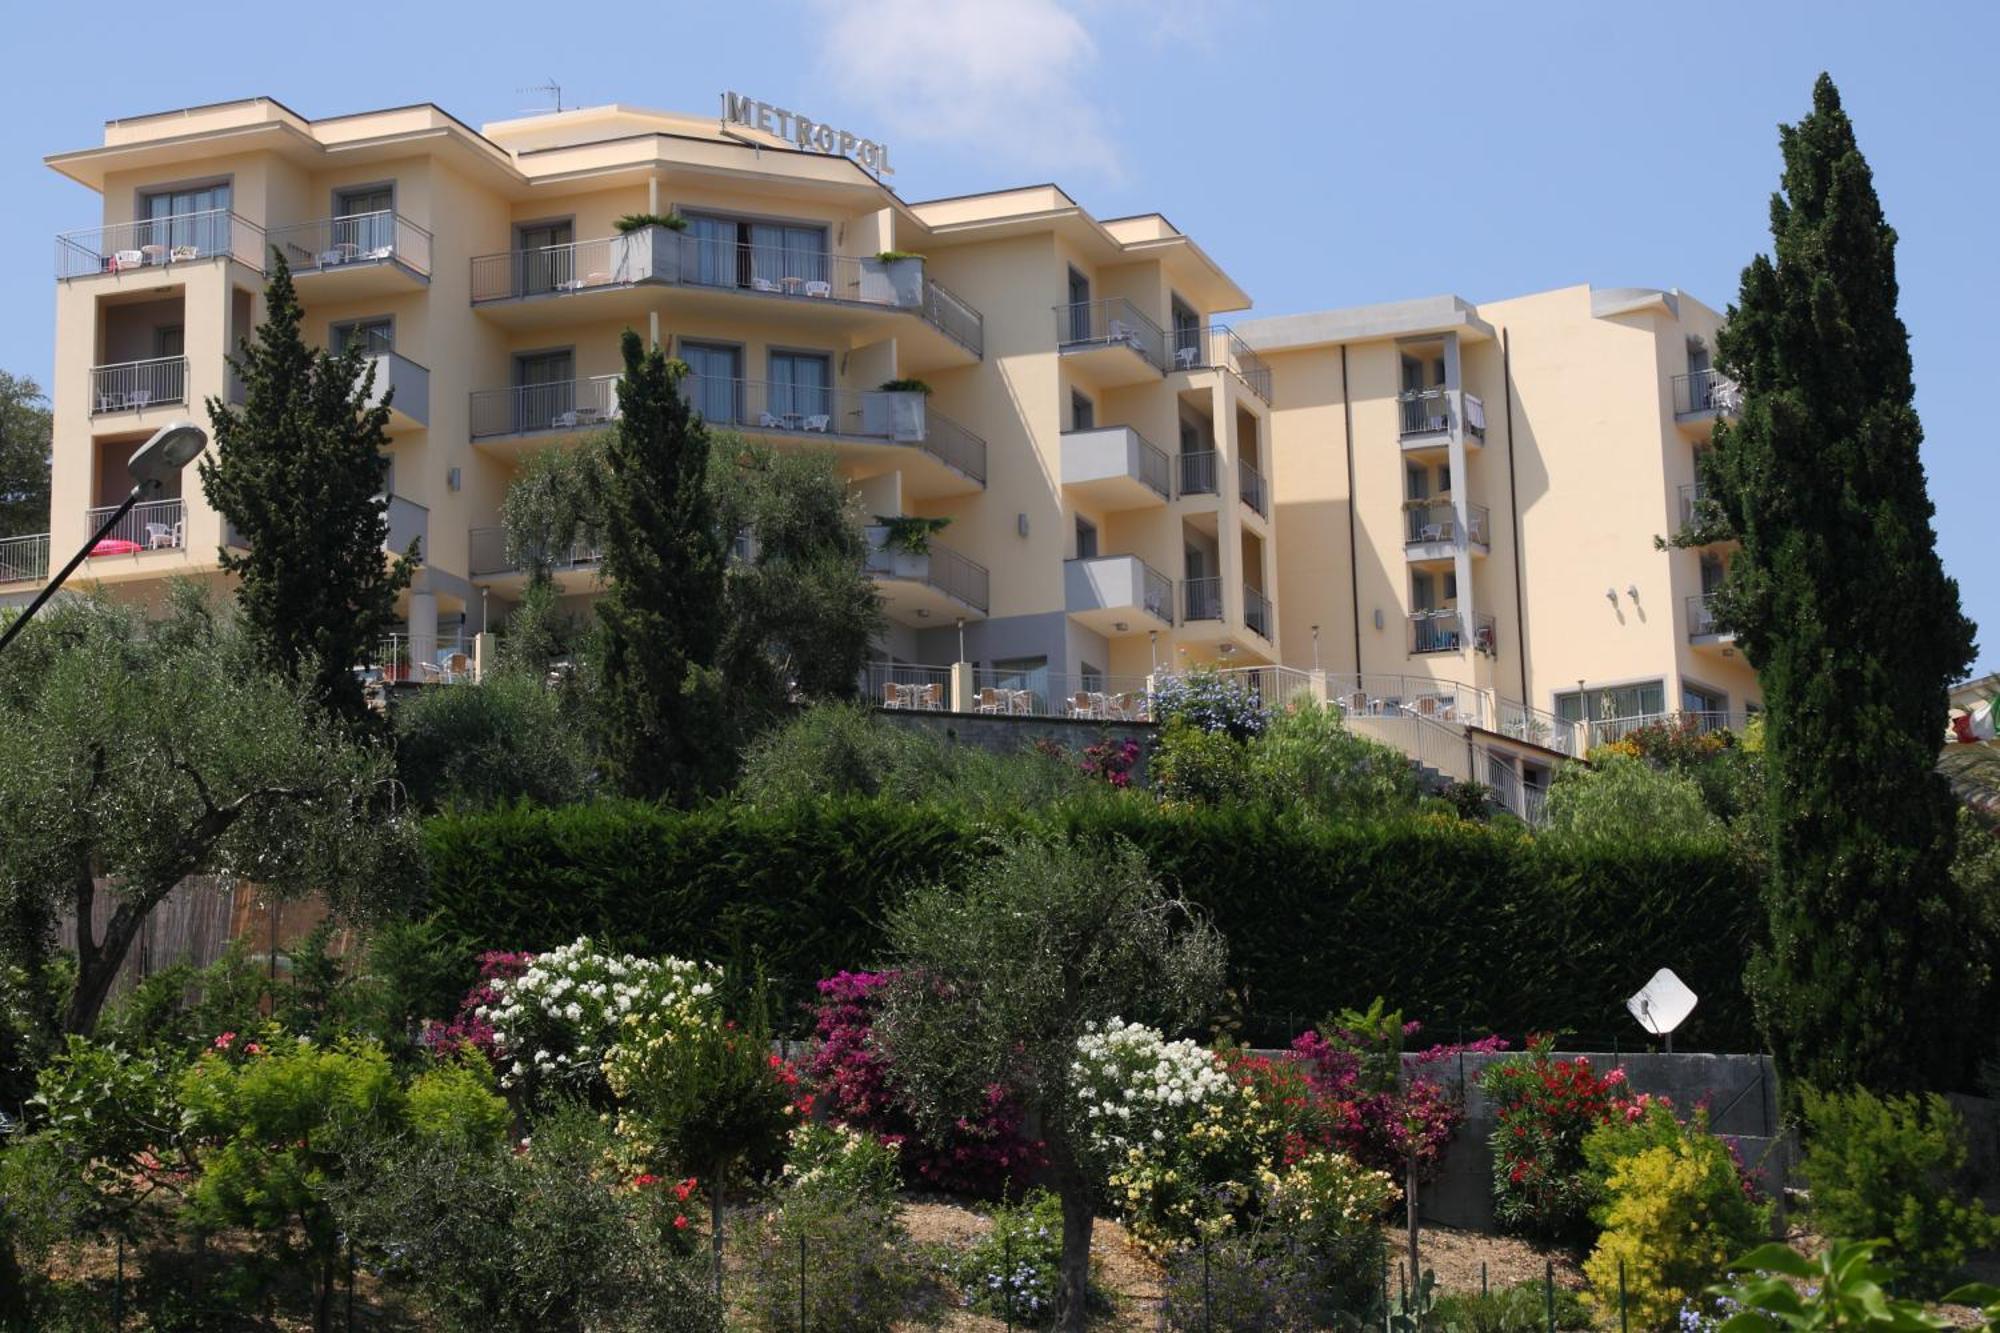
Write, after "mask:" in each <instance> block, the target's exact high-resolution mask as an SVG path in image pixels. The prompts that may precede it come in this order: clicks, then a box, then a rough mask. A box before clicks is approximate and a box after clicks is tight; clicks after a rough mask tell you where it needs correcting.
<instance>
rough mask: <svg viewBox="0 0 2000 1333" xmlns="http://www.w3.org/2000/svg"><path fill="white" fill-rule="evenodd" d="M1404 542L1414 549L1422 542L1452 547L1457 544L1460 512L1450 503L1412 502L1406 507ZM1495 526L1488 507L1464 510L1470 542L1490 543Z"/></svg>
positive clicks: (1405, 505)
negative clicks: (1438, 543) (1440, 543)
mask: <svg viewBox="0 0 2000 1333" xmlns="http://www.w3.org/2000/svg"><path fill="white" fill-rule="evenodd" d="M1403 524H1404V532H1403V540H1404V541H1405V542H1408V543H1410V544H1412V545H1414V544H1416V543H1419V542H1422V543H1429V542H1446V543H1449V544H1451V545H1453V546H1457V545H1458V544H1459V541H1458V510H1457V508H1456V507H1455V506H1454V505H1453V504H1452V502H1451V501H1449V500H1411V501H1408V502H1406V503H1405V504H1404V506H1403ZM1491 532H1492V525H1491V521H1490V518H1489V515H1488V513H1487V509H1486V506H1485V505H1475V504H1469V505H1467V506H1466V507H1465V536H1466V538H1467V539H1468V540H1469V541H1474V542H1479V543H1481V544H1484V543H1486V542H1488V541H1491V540H1492V538H1491V536H1490V534H1491Z"/></svg>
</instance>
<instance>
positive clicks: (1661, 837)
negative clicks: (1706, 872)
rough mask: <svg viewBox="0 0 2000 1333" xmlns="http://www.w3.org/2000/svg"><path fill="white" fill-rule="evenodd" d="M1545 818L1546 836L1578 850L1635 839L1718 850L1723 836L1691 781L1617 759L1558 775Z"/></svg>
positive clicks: (1639, 761)
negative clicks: (1711, 847)
mask: <svg viewBox="0 0 2000 1333" xmlns="http://www.w3.org/2000/svg"><path fill="white" fill-rule="evenodd" d="M1548 818H1549V823H1548V829H1547V831H1546V832H1545V833H1544V835H1543V836H1544V837H1547V838H1549V839H1552V840H1555V841H1558V842H1566V843H1570V844H1574V845H1579V846H1593V845H1597V846H1630V845H1631V844H1632V842H1633V841H1634V838H1635V835H1640V836H1642V837H1643V840H1645V841H1647V842H1676V841H1679V842H1686V843H1691V844H1695V845H1700V846H1717V845H1721V844H1722V843H1723V842H1724V841H1725V833H1726V830H1725V829H1724V828H1723V825H1722V821H1721V820H1719V819H1717V818H1716V817H1715V816H1714V815H1713V814H1711V813H1710V812H1709V809H1708V804H1707V802H1706V801H1705V800H1703V798H1702V793H1701V788H1700V787H1699V786H1698V785H1697V784H1696V783H1695V782H1694V780H1693V779H1691V778H1686V777H1682V776H1681V775H1680V774H1678V773H1671V772H1667V771H1666V770H1663V769H1659V768H1655V767H1653V766H1652V765H1651V764H1649V763H1647V762H1645V761H1644V760H1643V759H1635V758H1630V757H1628V756H1625V755H1621V754H1607V755H1601V756H1600V757H1599V758H1598V759H1597V760H1596V761H1595V762H1593V763H1592V764H1591V765H1590V766H1589V767H1585V766H1584V765H1582V764H1565V765H1564V766H1563V767H1562V768H1560V769H1559V770H1557V772H1556V779H1555V781H1554V782H1553V783H1552V784H1550V787H1549V800H1548Z"/></svg>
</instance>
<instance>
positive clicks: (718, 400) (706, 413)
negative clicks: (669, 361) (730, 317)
mask: <svg viewBox="0 0 2000 1333" xmlns="http://www.w3.org/2000/svg"><path fill="white" fill-rule="evenodd" d="M681 360H683V361H685V362H687V368H688V376H687V385H688V401H689V402H691V403H692V404H694V410H695V411H696V412H698V413H700V414H701V417H702V419H703V420H704V421H712V422H722V423H725V424H729V425H734V424H736V423H737V422H740V421H742V420H743V349H742V348H740V347H731V346H728V345H727V344H724V343H696V342H684V343H682V344H681Z"/></svg>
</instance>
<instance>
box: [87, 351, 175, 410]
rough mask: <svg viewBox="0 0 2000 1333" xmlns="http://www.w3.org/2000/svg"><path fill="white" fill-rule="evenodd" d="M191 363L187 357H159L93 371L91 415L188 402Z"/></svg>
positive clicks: (97, 368) (91, 370) (125, 362)
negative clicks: (189, 363)
mask: <svg viewBox="0 0 2000 1333" xmlns="http://www.w3.org/2000/svg"><path fill="white" fill-rule="evenodd" d="M187 376H188V363H187V358H186V357H184V356H156V357H153V358H152V359H151V360H147V361H121V362H119V363H118V364H117V365H112V366H92V367H91V368H90V415H91V416H93V417H101V416H110V415H112V414H114V413H118V412H143V411H145V410H146V409H147V408H150V407H166V406H170V405H174V404H180V403H185V402H187Z"/></svg>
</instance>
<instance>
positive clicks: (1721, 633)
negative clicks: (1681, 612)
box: [1687, 592, 1736, 648]
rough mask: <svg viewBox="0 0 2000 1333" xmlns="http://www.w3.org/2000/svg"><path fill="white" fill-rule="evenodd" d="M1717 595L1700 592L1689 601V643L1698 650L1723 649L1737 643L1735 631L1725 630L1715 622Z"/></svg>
mask: <svg viewBox="0 0 2000 1333" xmlns="http://www.w3.org/2000/svg"><path fill="white" fill-rule="evenodd" d="M1715 596H1716V595H1715V594H1714V593H1712V592H1698V593H1693V594H1690V595H1689V597H1688V599H1687V618H1688V642H1689V643H1691V644H1693V645H1694V646H1695V647H1697V648H1710V647H1722V646H1726V645H1730V644H1734V643H1735V642H1736V632H1735V631H1734V630H1726V629H1723V628H1722V627H1721V626H1720V625H1718V624H1717V623H1716V620H1715Z"/></svg>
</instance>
